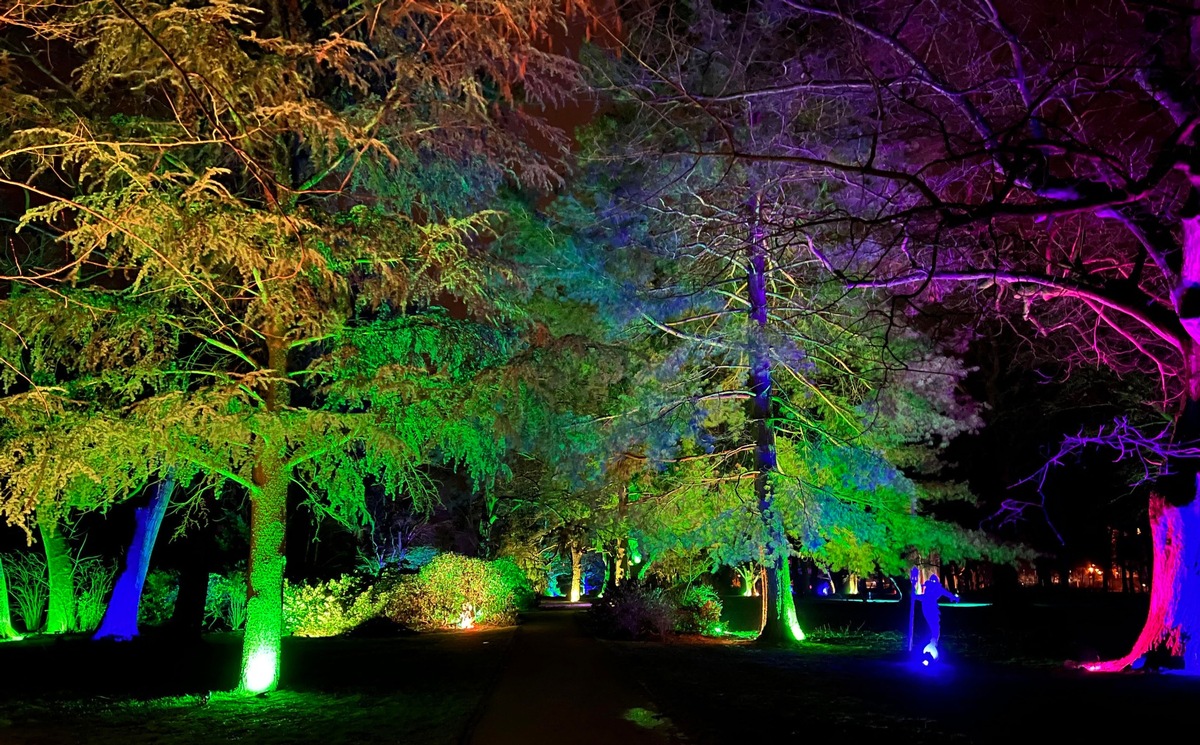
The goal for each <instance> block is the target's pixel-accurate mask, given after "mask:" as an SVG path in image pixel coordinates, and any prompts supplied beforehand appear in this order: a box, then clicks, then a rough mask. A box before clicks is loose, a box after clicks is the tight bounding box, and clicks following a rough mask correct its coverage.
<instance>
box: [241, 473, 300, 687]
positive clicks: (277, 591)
mask: <svg viewBox="0 0 1200 745" xmlns="http://www.w3.org/2000/svg"><path fill="white" fill-rule="evenodd" d="M288 481H289V479H288V474H287V472H286V471H285V470H284V469H283V468H282V465H281V463H280V459H279V458H277V457H271V456H268V457H264V458H263V460H262V461H261V462H260V463H259V464H258V465H256V466H255V467H254V484H255V486H256V487H257V491H258V493H257V494H255V495H254V496H252V497H251V499H250V565H249V572H248V577H247V583H246V628H245V632H244V634H245V635H244V637H243V641H242V672H241V676H240V678H239V680H240V683H239V690H240V691H241V692H243V693H262V692H264V691H271V690H274V689H275V687H276V686H277V685H278V684H279V667H280V659H279V653H280V647H281V645H282V641H283V569H284V532H285V530H286V528H287V489H288Z"/></svg>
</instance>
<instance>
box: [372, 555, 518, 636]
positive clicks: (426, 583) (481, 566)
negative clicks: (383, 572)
mask: <svg viewBox="0 0 1200 745" xmlns="http://www.w3.org/2000/svg"><path fill="white" fill-rule="evenodd" d="M388 595H389V597H388V600H387V603H386V608H385V613H386V615H387V617H388V618H390V619H391V620H393V621H395V622H397V623H400V624H403V625H404V626H407V627H409V628H413V629H418V630H429V629H448V628H454V627H456V626H458V625H459V622H460V621H461V619H462V617H463V614H464V612H465V613H468V614H470V616H471V617H472V618H473V620H474V623H475V624H478V625H492V626H505V625H511V624H513V623H515V622H516V618H517V613H518V612H519V611H520V610H521V609H522V608H525V607H528V605H529V604H530V603H532V602H533V601H534V599H535V595H534V593H533V588H532V586H531V585H530V584H529V580H528V579H526V577H525V573H524V572H523V571H521V568H520V567H518V566H517V565H516V563H514V562H513V561H512V560H510V559H496V560H495V561H486V560H484V559H477V558H474V557H469V556H462V555H461V554H455V553H443V554H439V555H438V556H436V557H434V559H433V560H432V561H431V562H429V563H428V564H426V565H425V566H423V567H421V569H420V571H418V572H417V573H416V574H414V575H408V576H404V577H401V578H400V579H399V581H398V582H397V583H396V585H395V587H394V589H392V590H391V591H389V592H388Z"/></svg>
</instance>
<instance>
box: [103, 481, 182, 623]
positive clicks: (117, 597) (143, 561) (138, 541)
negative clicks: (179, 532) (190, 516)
mask: <svg viewBox="0 0 1200 745" xmlns="http://www.w3.org/2000/svg"><path fill="white" fill-rule="evenodd" d="M174 490H175V474H174V472H173V471H172V470H170V469H168V470H167V472H166V474H165V475H164V476H163V478H162V480H161V481H159V482H158V484H156V485H155V487H154V496H152V497H151V498H150V503H149V504H147V505H144V506H142V507H138V508H137V511H136V512H135V513H134V520H135V521H136V525H135V526H134V529H133V540H132V541H131V542H130V544H129V552H128V553H127V554H125V565H124V566H123V567H122V568H121V574H120V575H119V576H118V577H117V581H116V584H114V585H113V592H112V597H111V598H109V600H108V607H107V608H105V610H104V619H103V620H102V621H101V622H100V628H99V629H97V630H96V633H95V635H94V636H93V637H92V638H93V639H114V640H116V641H127V640H129V639H132V638H134V637H135V636H137V635H138V609H139V607H140V606H141V602H142V588H143V587H144V586H145V584H146V572H147V571H148V570H149V569H150V554H151V553H152V552H153V551H154V543H155V541H156V540H157V539H158V531H159V528H160V527H162V521H163V516H164V515H165V514H166V512H167V505H169V504H170V503H171V492H173V491H174Z"/></svg>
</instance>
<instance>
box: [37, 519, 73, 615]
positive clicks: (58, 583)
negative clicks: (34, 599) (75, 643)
mask: <svg viewBox="0 0 1200 745" xmlns="http://www.w3.org/2000/svg"><path fill="white" fill-rule="evenodd" d="M37 523H38V535H39V536H41V539H42V547H43V549H44V550H45V552H46V572H47V578H46V579H47V582H48V584H49V597H50V599H49V604H48V606H49V607H48V609H47V612H46V633H48V634H63V633H66V632H68V631H73V630H74V629H75V566H74V563H73V562H72V561H71V547H70V545H68V543H67V538H66V536H64V535H63V534H62V528H61V526H60V525H59V523H58V520H57V519H56V518H54V517H52V516H50V515H48V514H44V513H41V512H39V513H38V518H37Z"/></svg>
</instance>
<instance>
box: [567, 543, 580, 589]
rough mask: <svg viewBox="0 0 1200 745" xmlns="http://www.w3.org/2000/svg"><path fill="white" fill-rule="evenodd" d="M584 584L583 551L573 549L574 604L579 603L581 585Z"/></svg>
mask: <svg viewBox="0 0 1200 745" xmlns="http://www.w3.org/2000/svg"><path fill="white" fill-rule="evenodd" d="M582 582H583V551H581V550H579V549H578V548H575V547H574V546H572V547H571V596H570V598H569V599H570V601H571V602H572V603H578V602H579V598H580V597H581V594H580V592H579V587H580V584H581V583H582Z"/></svg>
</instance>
